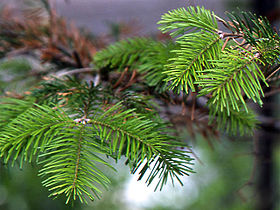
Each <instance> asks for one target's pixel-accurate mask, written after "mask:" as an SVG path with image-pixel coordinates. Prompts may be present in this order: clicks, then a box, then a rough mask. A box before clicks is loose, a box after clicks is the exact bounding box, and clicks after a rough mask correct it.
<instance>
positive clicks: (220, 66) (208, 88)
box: [197, 50, 267, 116]
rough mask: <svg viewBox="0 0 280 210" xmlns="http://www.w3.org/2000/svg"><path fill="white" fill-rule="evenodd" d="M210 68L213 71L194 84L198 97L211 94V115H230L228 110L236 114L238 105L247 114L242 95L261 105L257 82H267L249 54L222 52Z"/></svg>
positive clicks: (260, 93)
mask: <svg viewBox="0 0 280 210" xmlns="http://www.w3.org/2000/svg"><path fill="white" fill-rule="evenodd" d="M212 65H213V68H211V69H206V70H204V71H203V72H201V73H203V74H202V75H200V80H199V81H197V84H198V85H199V86H200V87H201V90H200V94H199V96H203V95H208V94H211V99H210V100H209V101H208V104H212V105H214V104H215V112H214V113H217V112H223V111H224V110H226V112H227V114H228V116H229V115H230V110H231V109H233V110H236V111H239V105H238V103H239V102H240V103H242V104H243V107H244V109H245V110H246V111H248V109H247V105H246V102H245V99H244V95H243V94H245V95H246V96H247V97H248V98H249V99H252V100H253V101H254V102H255V103H258V104H259V105H260V106H261V105H262V100H261V95H262V96H263V90H262V86H261V84H260V81H262V82H263V83H264V84H266V85H267V83H266V82H265V77H264V75H263V73H262V72H261V70H260V69H259V67H258V65H257V63H256V62H255V57H254V55H253V54H252V53H250V52H248V51H244V52H241V51H238V50H225V51H223V53H222V55H221V58H220V59H219V60H214V61H212Z"/></svg>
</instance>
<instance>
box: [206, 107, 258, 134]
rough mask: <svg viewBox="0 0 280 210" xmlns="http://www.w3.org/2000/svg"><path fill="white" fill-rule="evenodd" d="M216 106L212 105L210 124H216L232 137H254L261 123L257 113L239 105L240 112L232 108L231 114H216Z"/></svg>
mask: <svg viewBox="0 0 280 210" xmlns="http://www.w3.org/2000/svg"><path fill="white" fill-rule="evenodd" d="M215 106H216V105H215V104H211V105H210V116H211V118H210V121H209V122H210V123H212V122H214V121H215V122H216V124H217V126H218V129H219V130H224V131H226V132H227V133H228V134H231V135H238V134H239V135H241V136H243V135H252V134H253V131H254V130H255V129H256V128H257V127H258V124H259V121H258V120H257V118H256V115H255V113H254V112H253V111H252V110H251V109H250V108H247V110H245V109H244V107H243V106H242V105H241V104H239V111H237V110H234V109H232V108H230V109H229V112H226V111H223V112H216V108H215Z"/></svg>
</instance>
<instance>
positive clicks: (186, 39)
mask: <svg viewBox="0 0 280 210" xmlns="http://www.w3.org/2000/svg"><path fill="white" fill-rule="evenodd" d="M177 42H178V44H180V49H178V50H174V51H173V52H174V53H175V56H174V58H171V59H170V62H171V64H169V65H168V67H169V68H168V70H166V71H165V72H164V74H166V75H167V78H166V79H165V80H166V81H169V83H170V86H169V88H170V89H177V92H178V93H179V92H180V91H181V90H183V91H185V92H187V93H188V92H189V88H190V89H191V90H192V91H196V90H195V86H194V82H195V81H196V80H197V79H198V75H199V74H201V72H202V70H203V69H204V68H210V65H209V64H210V63H209V61H208V60H215V59H218V58H219V54H220V52H221V46H220V37H219V36H218V35H216V34H212V33H208V32H199V33H191V34H186V35H183V36H182V37H180V39H179V40H178V41H177Z"/></svg>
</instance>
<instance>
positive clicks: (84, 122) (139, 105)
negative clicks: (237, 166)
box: [0, 1, 279, 203]
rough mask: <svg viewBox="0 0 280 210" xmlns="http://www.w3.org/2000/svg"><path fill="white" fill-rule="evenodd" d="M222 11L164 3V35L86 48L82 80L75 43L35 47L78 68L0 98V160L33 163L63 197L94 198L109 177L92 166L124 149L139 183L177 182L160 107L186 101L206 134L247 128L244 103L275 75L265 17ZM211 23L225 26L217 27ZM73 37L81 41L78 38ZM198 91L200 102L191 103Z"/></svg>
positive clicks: (274, 39)
mask: <svg viewBox="0 0 280 210" xmlns="http://www.w3.org/2000/svg"><path fill="white" fill-rule="evenodd" d="M46 2H47V1H44V3H46ZM47 5H48V4H47ZM48 11H49V15H52V12H51V9H50V8H48ZM229 19H230V21H225V20H222V19H221V18H219V17H217V16H216V15H215V14H214V13H213V12H210V11H209V10H206V9H204V8H200V7H189V8H187V9H185V8H180V9H175V10H172V11H169V12H168V13H166V14H164V15H163V16H162V19H161V21H159V24H160V27H159V28H160V30H161V31H162V32H165V33H166V32H170V35H171V36H172V38H173V40H168V41H166V42H160V41H158V40H154V39H151V38H130V39H127V40H122V41H120V42H117V43H113V44H111V45H109V46H108V47H107V48H105V49H102V50H100V51H98V52H97V53H96V54H94V55H93V62H92V63H93V65H94V67H93V68H94V70H92V72H91V73H92V75H91V81H83V79H82V77H81V74H82V73H83V72H82V70H85V69H83V68H82V67H83V65H82V64H83V62H82V60H81V58H82V57H83V56H79V55H84V54H86V55H88V53H89V52H84V48H83V49H80V51H78V52H77V51H75V50H74V51H73V53H72V54H71V53H68V51H67V50H66V51H65V50H61V51H59V53H58V52H57V50H58V48H59V49H61V47H58V48H55V49H56V50H54V49H52V50H49V52H48V53H47V54H44V53H42V55H44V56H43V57H44V58H45V59H44V60H45V61H46V60H47V61H49V62H50V63H52V64H54V65H56V67H57V68H61V69H57V70H63V71H65V69H64V68H63V67H65V66H66V67H69V65H70V66H71V65H72V67H76V66H78V67H79V68H81V69H80V70H81V72H78V74H79V75H75V76H73V77H71V76H68V77H64V78H61V79H58V78H49V77H47V78H45V79H47V81H43V82H41V83H40V84H38V85H37V86H36V88H33V89H31V90H30V92H27V93H25V94H24V95H21V96H20V97H18V98H17V99H16V98H12V97H3V98H1V103H0V111H1V113H2V115H1V116H0V156H1V158H2V159H3V160H4V162H5V163H6V164H8V163H10V162H11V164H12V165H14V164H15V163H19V165H20V166H22V165H23V162H33V163H37V164H39V165H40V167H41V169H40V172H39V175H40V176H42V177H43V178H44V181H43V185H44V186H45V187H47V188H48V189H49V190H50V191H51V196H54V197H57V196H60V195H62V194H63V195H65V196H66V203H69V202H70V201H73V200H80V201H81V202H87V201H88V200H94V199H95V198H99V197H100V196H101V192H102V191H101V189H102V188H108V186H109V184H110V180H109V179H108V177H107V176H106V173H105V172H104V171H103V170H102V169H101V167H100V166H105V167H108V168H110V169H113V167H112V166H111V165H110V164H109V163H108V158H113V159H114V160H116V161H118V160H119V159H120V158H121V157H125V158H126V159H127V164H128V166H129V167H130V170H131V173H137V172H139V180H141V179H143V178H144V177H145V176H147V177H146V183H147V184H148V185H150V184H151V183H152V182H153V181H154V180H155V179H157V180H158V183H157V185H156V189H160V190H161V189H162V188H163V186H164V184H166V183H167V181H168V180H169V179H171V181H172V183H173V182H174V180H177V181H178V182H179V183H180V184H182V182H181V181H180V178H181V176H183V175H189V174H190V173H193V170H192V169H191V165H192V158H191V157H190V155H189V154H188V152H187V145H186V144H185V143H183V142H182V141H181V140H180V137H179V136H178V135H176V130H175V129H174V128H172V127H175V128H176V122H175V121H173V122H172V123H173V124H171V123H170V124H168V123H166V122H165V121H164V120H163V119H162V118H163V113H162V111H161V109H160V106H164V105H165V104H167V106H168V105H170V104H171V103H174V104H177V105H178V104H180V105H182V107H183V111H182V115H181V116H182V117H183V118H184V117H186V116H185V114H184V108H185V106H190V107H191V114H190V115H191V117H190V119H191V120H190V122H194V118H196V119H197V120H199V116H196V115H200V114H201V113H202V114H203V116H205V115H206V116H207V119H209V122H206V125H204V124H203V122H202V121H201V124H202V126H205V128H207V129H211V131H213V133H214V132H215V131H216V128H218V129H219V130H220V131H221V132H223V131H225V132H227V133H229V134H234V135H244V134H251V133H252V132H253V130H254V129H255V128H256V126H257V124H258V120H257V119H256V115H255V113H254V112H253V110H252V109H251V108H250V107H249V106H248V103H249V101H250V100H251V101H253V102H255V103H257V104H259V105H260V106H261V105H262V97H263V96H264V87H266V86H268V85H269V83H268V81H267V78H268V77H269V78H272V77H274V76H275V74H274V73H273V74H271V72H269V71H268V70H267V69H269V67H271V66H272V65H274V64H275V63H277V61H278V59H279V36H278V35H277V34H276V33H275V32H274V31H273V30H272V29H271V27H270V25H269V23H268V22H267V21H266V19H265V18H258V17H256V16H255V15H252V14H250V13H242V15H238V14H229ZM217 21H221V22H222V23H223V24H224V25H225V26H226V27H227V28H228V29H230V30H231V32H223V31H221V30H219V28H218V24H217ZM47 28H48V27H47ZM54 33H55V32H54ZM56 33H58V32H57V31H56ZM47 34H48V33H47ZM47 34H43V35H42V36H47ZM29 38H30V37H28V39H29ZM68 38H69V39H71V36H70V35H69V37H68ZM73 39H74V41H75V43H77V39H75V38H73ZM236 39H239V40H236ZM62 40H64V39H62ZM82 40H83V44H86V43H87V41H88V38H84V39H82ZM240 40H241V41H242V43H239V42H238V41H240ZM72 41H73V40H72ZM61 43H65V42H63V41H62V42H61ZM61 43H58V44H57V45H58V46H60V44H61ZM89 43H91V44H92V42H89ZM10 44H11V43H10ZM67 47H69V46H67ZM91 49H92V51H94V50H95V48H94V46H92V45H91ZM79 53H80V54H79ZM1 54H5V52H4V53H1ZM58 54H59V55H61V54H63V56H57V55H58ZM85 57H86V60H85V62H84V63H88V57H87V56H85ZM55 58H63V59H61V60H59V59H58V60H56V59H55ZM66 58H67V59H66ZM69 59H70V60H69ZM71 59H73V60H75V62H74V64H73V62H72V60H71ZM66 61H67V62H66ZM58 62H59V64H61V65H58ZM61 66H63V67H61ZM264 69H266V71H265V70H264ZM67 70H69V69H66V72H67ZM58 73H59V72H58ZM68 73H69V72H68ZM66 74H67V73H66ZM54 75H55V74H54ZM93 81H94V82H93ZM189 98H191V100H190V99H189ZM198 98H201V99H204V100H205V101H207V103H205V104H199V103H198V100H197V99H198ZM178 101H179V102H178ZM190 101H191V102H190ZM198 122H200V121H198ZM208 123H209V124H210V125H208ZM202 130H203V129H202ZM203 132H206V131H205V130H203V131H202V134H204V133H203ZM206 137H207V136H206ZM113 170H114V169H113Z"/></svg>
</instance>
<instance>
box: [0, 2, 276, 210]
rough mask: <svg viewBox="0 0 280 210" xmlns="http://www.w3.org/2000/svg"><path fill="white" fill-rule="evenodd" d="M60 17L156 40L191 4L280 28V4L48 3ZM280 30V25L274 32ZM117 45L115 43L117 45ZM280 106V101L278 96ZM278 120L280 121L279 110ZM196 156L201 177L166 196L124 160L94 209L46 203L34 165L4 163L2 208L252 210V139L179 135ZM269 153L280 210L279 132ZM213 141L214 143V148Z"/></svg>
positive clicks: (94, 29)
mask: <svg viewBox="0 0 280 210" xmlns="http://www.w3.org/2000/svg"><path fill="white" fill-rule="evenodd" d="M50 2H51V4H52V6H53V8H55V9H56V11H57V13H58V14H59V15H61V16H63V17H65V18H66V20H68V21H69V22H72V23H74V24H76V25H77V26H79V27H82V28H85V29H86V30H89V31H90V32H91V33H92V34H93V36H107V35H108V34H110V35H111V36H113V37H115V40H119V39H121V38H122V37H119V36H118V35H119V34H120V30H124V31H125V33H126V34H128V36H139V35H140V36H154V35H156V34H158V31H157V21H159V20H160V16H161V15H162V14H163V13H165V12H167V11H168V10H170V9H175V8H179V7H187V6H196V5H200V6H204V7H205V8H206V9H210V10H213V11H215V13H216V14H217V15H218V16H221V17H224V12H225V11H232V10H237V8H239V9H241V10H246V11H253V12H255V13H257V14H261V15H266V16H267V17H268V18H269V19H270V20H271V22H272V23H273V24H274V26H275V27H278V25H279V14H280V10H279V4H280V2H278V1H276V0H266V1H265V0H251V1H249V0H51V1H50ZM7 4H9V5H10V6H11V7H19V8H20V7H22V5H26V4H30V5H31V4H37V0H0V10H1V8H3V7H4V5H7ZM277 30H278V31H279V28H278V29H277ZM113 41H114V40H113ZM275 100H276V101H278V104H279V98H276V99H275ZM275 115H277V116H278V117H279V110H278V111H277V108H276V112H275ZM182 135H183V138H185V139H186V140H187V141H188V142H189V144H190V145H192V150H193V151H194V152H195V154H196V157H195V159H196V160H195V166H194V168H195V171H196V174H193V175H191V176H190V177H185V178H184V179H183V182H184V186H183V187H181V186H175V187H173V186H172V185H171V183H169V184H168V185H167V186H166V187H165V188H164V189H163V190H162V191H161V192H153V186H151V187H146V185H145V183H144V182H143V181H141V182H137V176H133V175H130V174H129V170H128V168H127V167H125V166H124V164H122V163H121V162H120V163H119V164H116V165H115V167H116V168H117V169H118V173H113V174H111V175H110V177H111V179H112V180H113V183H112V187H111V188H110V189H109V190H108V191H104V194H103V197H102V199H101V200H97V201H95V202H94V203H90V204H89V205H80V204H79V203H77V204H75V205H74V206H66V205H65V204H64V200H60V199H56V200H52V199H51V198H48V192H47V190H46V189H45V188H43V187H42V186H41V183H40V181H41V180H40V178H39V177H37V175H36V174H37V170H38V169H37V168H36V166H32V165H28V164H26V165H25V166H24V168H23V170H20V169H19V168H18V167H7V166H4V165H3V164H2V163H1V165H0V209H1V210H49V209H52V210H64V209H77V210H78V209H82V210H91V209H92V210H93V209H100V210H176V209H177V210H184V209H186V210H187V209H191V210H220V209H221V210H249V209H255V208H256V207H255V206H256V203H258V201H257V199H260V198H259V197H258V196H257V193H256V186H255V184H254V182H251V181H252V180H255V177H256V176H257V172H256V171H255V170H254V168H255V166H254V158H255V156H254V154H253V153H254V151H255V147H256V145H254V143H253V140H252V138H229V137H223V136H222V137H221V138H220V139H219V140H216V139H211V140H209V141H206V140H205V139H203V138H202V137H201V138H199V137H198V138H196V139H195V141H193V140H192V141H190V140H189V139H190V135H189V134H188V132H187V131H183V132H182ZM273 138H274V139H276V140H274V141H275V143H274V144H273V150H272V151H271V159H270V161H271V162H272V166H271V167H272V169H273V170H272V172H271V173H272V175H271V177H269V179H272V182H271V183H273V187H272V189H273V199H274V200H273V203H274V209H275V210H276V209H280V202H279V200H280V197H279V192H280V190H279V187H280V181H279V179H280V176H279V174H280V146H279V145H280V144H279V134H278V135H274V137H273ZM209 142H211V143H209Z"/></svg>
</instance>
